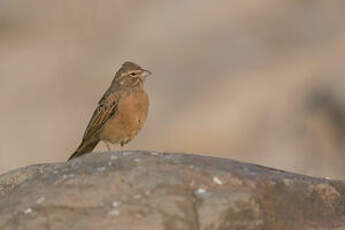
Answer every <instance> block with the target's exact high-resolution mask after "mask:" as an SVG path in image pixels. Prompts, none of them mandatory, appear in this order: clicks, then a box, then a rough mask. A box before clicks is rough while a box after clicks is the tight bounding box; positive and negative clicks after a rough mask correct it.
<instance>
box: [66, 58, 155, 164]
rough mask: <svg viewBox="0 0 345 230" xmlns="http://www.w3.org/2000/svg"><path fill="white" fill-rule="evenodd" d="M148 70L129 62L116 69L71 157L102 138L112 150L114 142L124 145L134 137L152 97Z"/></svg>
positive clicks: (144, 118) (80, 153) (91, 146)
mask: <svg viewBox="0 0 345 230" xmlns="http://www.w3.org/2000/svg"><path fill="white" fill-rule="evenodd" d="M149 75H151V72H150V71H148V70H144V69H142V68H141V67H140V66H139V65H137V64H135V63H133V62H125V63H124V64H123V65H122V66H121V68H120V69H119V70H118V71H117V72H116V74H115V77H114V80H113V81H112V83H111V85H110V87H109V88H108V90H107V91H106V92H105V93H104V95H103V97H102V98H101V100H100V101H99V102H98V106H97V108H96V110H95V112H94V113H93V115H92V117H91V120H90V122H89V124H88V126H87V127H86V130H85V133H84V136H83V140H82V142H81V144H80V145H79V147H78V148H77V150H76V151H75V152H74V153H73V154H72V155H71V156H70V158H69V159H68V160H71V159H73V158H76V157H79V156H81V155H83V154H86V153H89V152H91V151H92V150H93V149H94V148H95V147H96V145H97V144H98V142H99V141H103V142H104V143H105V144H106V146H107V148H108V150H109V151H110V150H111V148H110V145H109V143H111V144H120V145H121V147H123V146H124V145H125V144H127V143H128V142H129V141H131V140H132V139H133V138H134V137H135V136H136V135H137V133H138V132H139V131H140V129H141V128H142V127H143V124H144V122H145V120H146V117H147V113H148V108H149V98H148V96H147V94H146V92H145V90H144V88H143V86H144V81H145V79H146V77H147V76H149Z"/></svg>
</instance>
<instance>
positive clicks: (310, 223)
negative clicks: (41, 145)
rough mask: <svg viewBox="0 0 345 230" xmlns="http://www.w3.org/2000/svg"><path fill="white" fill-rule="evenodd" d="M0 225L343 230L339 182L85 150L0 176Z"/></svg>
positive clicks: (215, 162) (343, 189) (207, 160)
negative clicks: (62, 159)
mask: <svg viewBox="0 0 345 230" xmlns="http://www.w3.org/2000/svg"><path fill="white" fill-rule="evenodd" d="M0 229H1V230H2V229H4V230H7V229H9V230H12V229H35V230H39V229H51V230H53V229H83V230H84V229H117V230H124V229H126V230H128V229H139V230H140V229H172V230H175V229H202V230H212V229H218V230H226V229H231V230H232V229H235V230H236V229H256V230H260V229H262V230H270V229H272V230H287V229H291V230H298V229H308V230H311V229H318V230H319V229H337V230H341V229H345V183H344V182H342V181H334V180H327V179H323V178H313V177H308V176H303V175H298V174H293V173H289V172H285V171H281V170H276V169H272V168H267V167H263V166H259V165H254V164H248V163H241V162H238V161H233V160H229V159H221V158H214V157H206V156H199V155H188V154H173V153H153V152H152V153H151V152H122V153H121V152H115V153H92V154H88V155H86V156H85V157H81V158H77V159H75V160H73V161H70V162H67V163H56V164H40V165H33V166H29V167H25V168H22V169H17V170H14V171H11V172H8V173H6V174H4V175H2V176H0Z"/></svg>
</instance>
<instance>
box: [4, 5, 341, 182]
mask: <svg viewBox="0 0 345 230" xmlns="http://www.w3.org/2000/svg"><path fill="white" fill-rule="evenodd" d="M344 22H345V1H343V0H334V1H324V0H314V1H309V0H288V1H276V0H263V1H243V0H232V1H222V0H220V1H216V2H214V1H208V0H190V1H153V0H146V1H141V0H131V1H125V0H115V1H114V0H112V1H110V0H107V1H106V0H105V1H93V0H74V1H67V0H62V1H45V0H33V1H19V0H2V1H1V2H0V102H1V107H0V130H1V131H0V139H1V142H0V172H5V171H7V170H10V169H14V168H17V167H22V166H26V165H28V164H34V163H43V162H57V161H59V162H61V161H65V160H66V159H67V158H68V157H69V155H70V154H71V153H72V152H73V151H74V150H75V148H76V147H77V146H78V145H79V143H80V141H81V138H82V135H83V132H84V129H85V127H86V125H87V123H88V121H89V119H90V117H91V115H92V113H93V110H94V109H95V107H96V104H97V102H98V100H99V99H100V97H101V96H102V95H103V93H104V91H105V90H106V89H107V87H108V86H109V84H110V82H111V81H112V79H113V76H114V73H115V71H116V70H117V69H118V68H119V67H120V65H121V64H122V63H123V62H124V61H126V60H131V61H134V62H137V63H138V64H140V65H142V66H143V67H145V68H147V69H149V70H151V71H152V72H153V76H152V77H151V78H150V79H149V80H148V81H147V82H146V89H147V91H148V92H149V96H150V99H151V108H150V114H149V118H148V120H147V122H146V124H145V127H144V129H143V130H142V131H141V132H140V133H139V135H138V136H137V137H136V138H135V139H134V140H133V141H132V142H131V143H129V144H128V145H127V146H126V147H125V149H127V150H139V149H140V150H155V151H168V152H187V153H197V154H203V155H212V156H218V157H226V158H232V159H236V160H241V161H247V162H252V163H257V164H262V165H265V166H270V167H275V168H280V169H284V170H289V171H293V172H297V173H304V174H307V175H311V176H321V177H330V178H337V179H345V170H344V168H345V141H344V140H345V80H344V79H345V26H344ZM119 149H120V148H119V147H118V146H116V147H114V150H119ZM105 150H106V148H105V146H104V145H103V144H102V143H101V144H99V145H98V146H97V149H96V151H105Z"/></svg>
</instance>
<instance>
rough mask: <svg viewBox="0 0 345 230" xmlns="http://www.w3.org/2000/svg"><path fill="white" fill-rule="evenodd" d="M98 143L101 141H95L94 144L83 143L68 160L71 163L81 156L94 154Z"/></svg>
mask: <svg viewBox="0 0 345 230" xmlns="http://www.w3.org/2000/svg"><path fill="white" fill-rule="evenodd" d="M98 142H99V140H95V141H93V142H88V143H84V142H82V143H81V144H80V145H79V147H78V148H77V150H76V151H75V152H74V153H73V154H72V155H71V156H70V157H69V158H68V160H69V161H70V160H72V159H74V158H77V157H80V156H81V155H84V154H86V153H90V152H92V150H93V149H94V148H95V147H96V145H97V144H98Z"/></svg>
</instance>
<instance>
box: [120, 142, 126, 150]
mask: <svg viewBox="0 0 345 230" xmlns="http://www.w3.org/2000/svg"><path fill="white" fill-rule="evenodd" d="M120 145H121V152H123V146H124V145H125V143H123V142H121V143H120Z"/></svg>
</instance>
